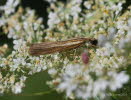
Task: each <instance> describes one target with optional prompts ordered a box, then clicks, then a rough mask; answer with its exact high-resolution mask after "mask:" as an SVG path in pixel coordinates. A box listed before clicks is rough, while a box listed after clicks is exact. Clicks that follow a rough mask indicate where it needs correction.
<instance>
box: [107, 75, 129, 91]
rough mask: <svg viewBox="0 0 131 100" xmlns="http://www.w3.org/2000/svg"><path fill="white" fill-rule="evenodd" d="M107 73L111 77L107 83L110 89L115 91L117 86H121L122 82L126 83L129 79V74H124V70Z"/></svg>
mask: <svg viewBox="0 0 131 100" xmlns="http://www.w3.org/2000/svg"><path fill="white" fill-rule="evenodd" d="M108 75H109V76H111V77H112V79H111V80H112V81H111V82H110V84H109V87H110V89H111V90H113V91H115V90H116V89H118V88H121V87H122V85H123V84H125V83H127V82H128V80H129V76H128V75H126V74H125V72H120V73H118V74H117V73H115V72H108Z"/></svg>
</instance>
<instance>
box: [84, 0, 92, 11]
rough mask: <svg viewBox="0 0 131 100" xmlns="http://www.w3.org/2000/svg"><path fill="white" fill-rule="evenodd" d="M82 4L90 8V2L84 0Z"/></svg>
mask: <svg viewBox="0 0 131 100" xmlns="http://www.w3.org/2000/svg"><path fill="white" fill-rule="evenodd" d="M84 6H85V7H86V8H87V9H90V8H91V3H90V2H89V1H85V2H84Z"/></svg>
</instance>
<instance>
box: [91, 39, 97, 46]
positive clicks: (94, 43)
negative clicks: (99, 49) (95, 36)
mask: <svg viewBox="0 0 131 100" xmlns="http://www.w3.org/2000/svg"><path fill="white" fill-rule="evenodd" d="M90 43H91V44H92V45H97V44H98V41H97V40H92V41H90Z"/></svg>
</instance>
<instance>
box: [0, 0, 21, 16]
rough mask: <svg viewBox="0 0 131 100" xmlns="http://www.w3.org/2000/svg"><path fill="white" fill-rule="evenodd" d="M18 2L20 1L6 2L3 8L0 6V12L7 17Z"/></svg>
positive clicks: (8, 0)
mask: <svg viewBox="0 0 131 100" xmlns="http://www.w3.org/2000/svg"><path fill="white" fill-rule="evenodd" d="M19 2H20V0H7V2H6V4H5V5H4V6H0V10H3V11H4V12H5V14H6V15H9V14H11V13H13V12H14V11H15V7H16V6H17V5H18V4H19Z"/></svg>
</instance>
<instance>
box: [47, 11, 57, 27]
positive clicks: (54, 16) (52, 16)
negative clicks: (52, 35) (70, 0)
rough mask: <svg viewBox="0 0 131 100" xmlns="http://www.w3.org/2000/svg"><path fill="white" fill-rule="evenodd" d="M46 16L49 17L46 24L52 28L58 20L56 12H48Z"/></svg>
mask: <svg viewBox="0 0 131 100" xmlns="http://www.w3.org/2000/svg"><path fill="white" fill-rule="evenodd" d="M48 17H49V20H48V25H49V27H50V28H53V26H54V25H55V24H58V23H59V22H60V19H59V17H58V16H57V13H55V12H50V13H49V16H48Z"/></svg>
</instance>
